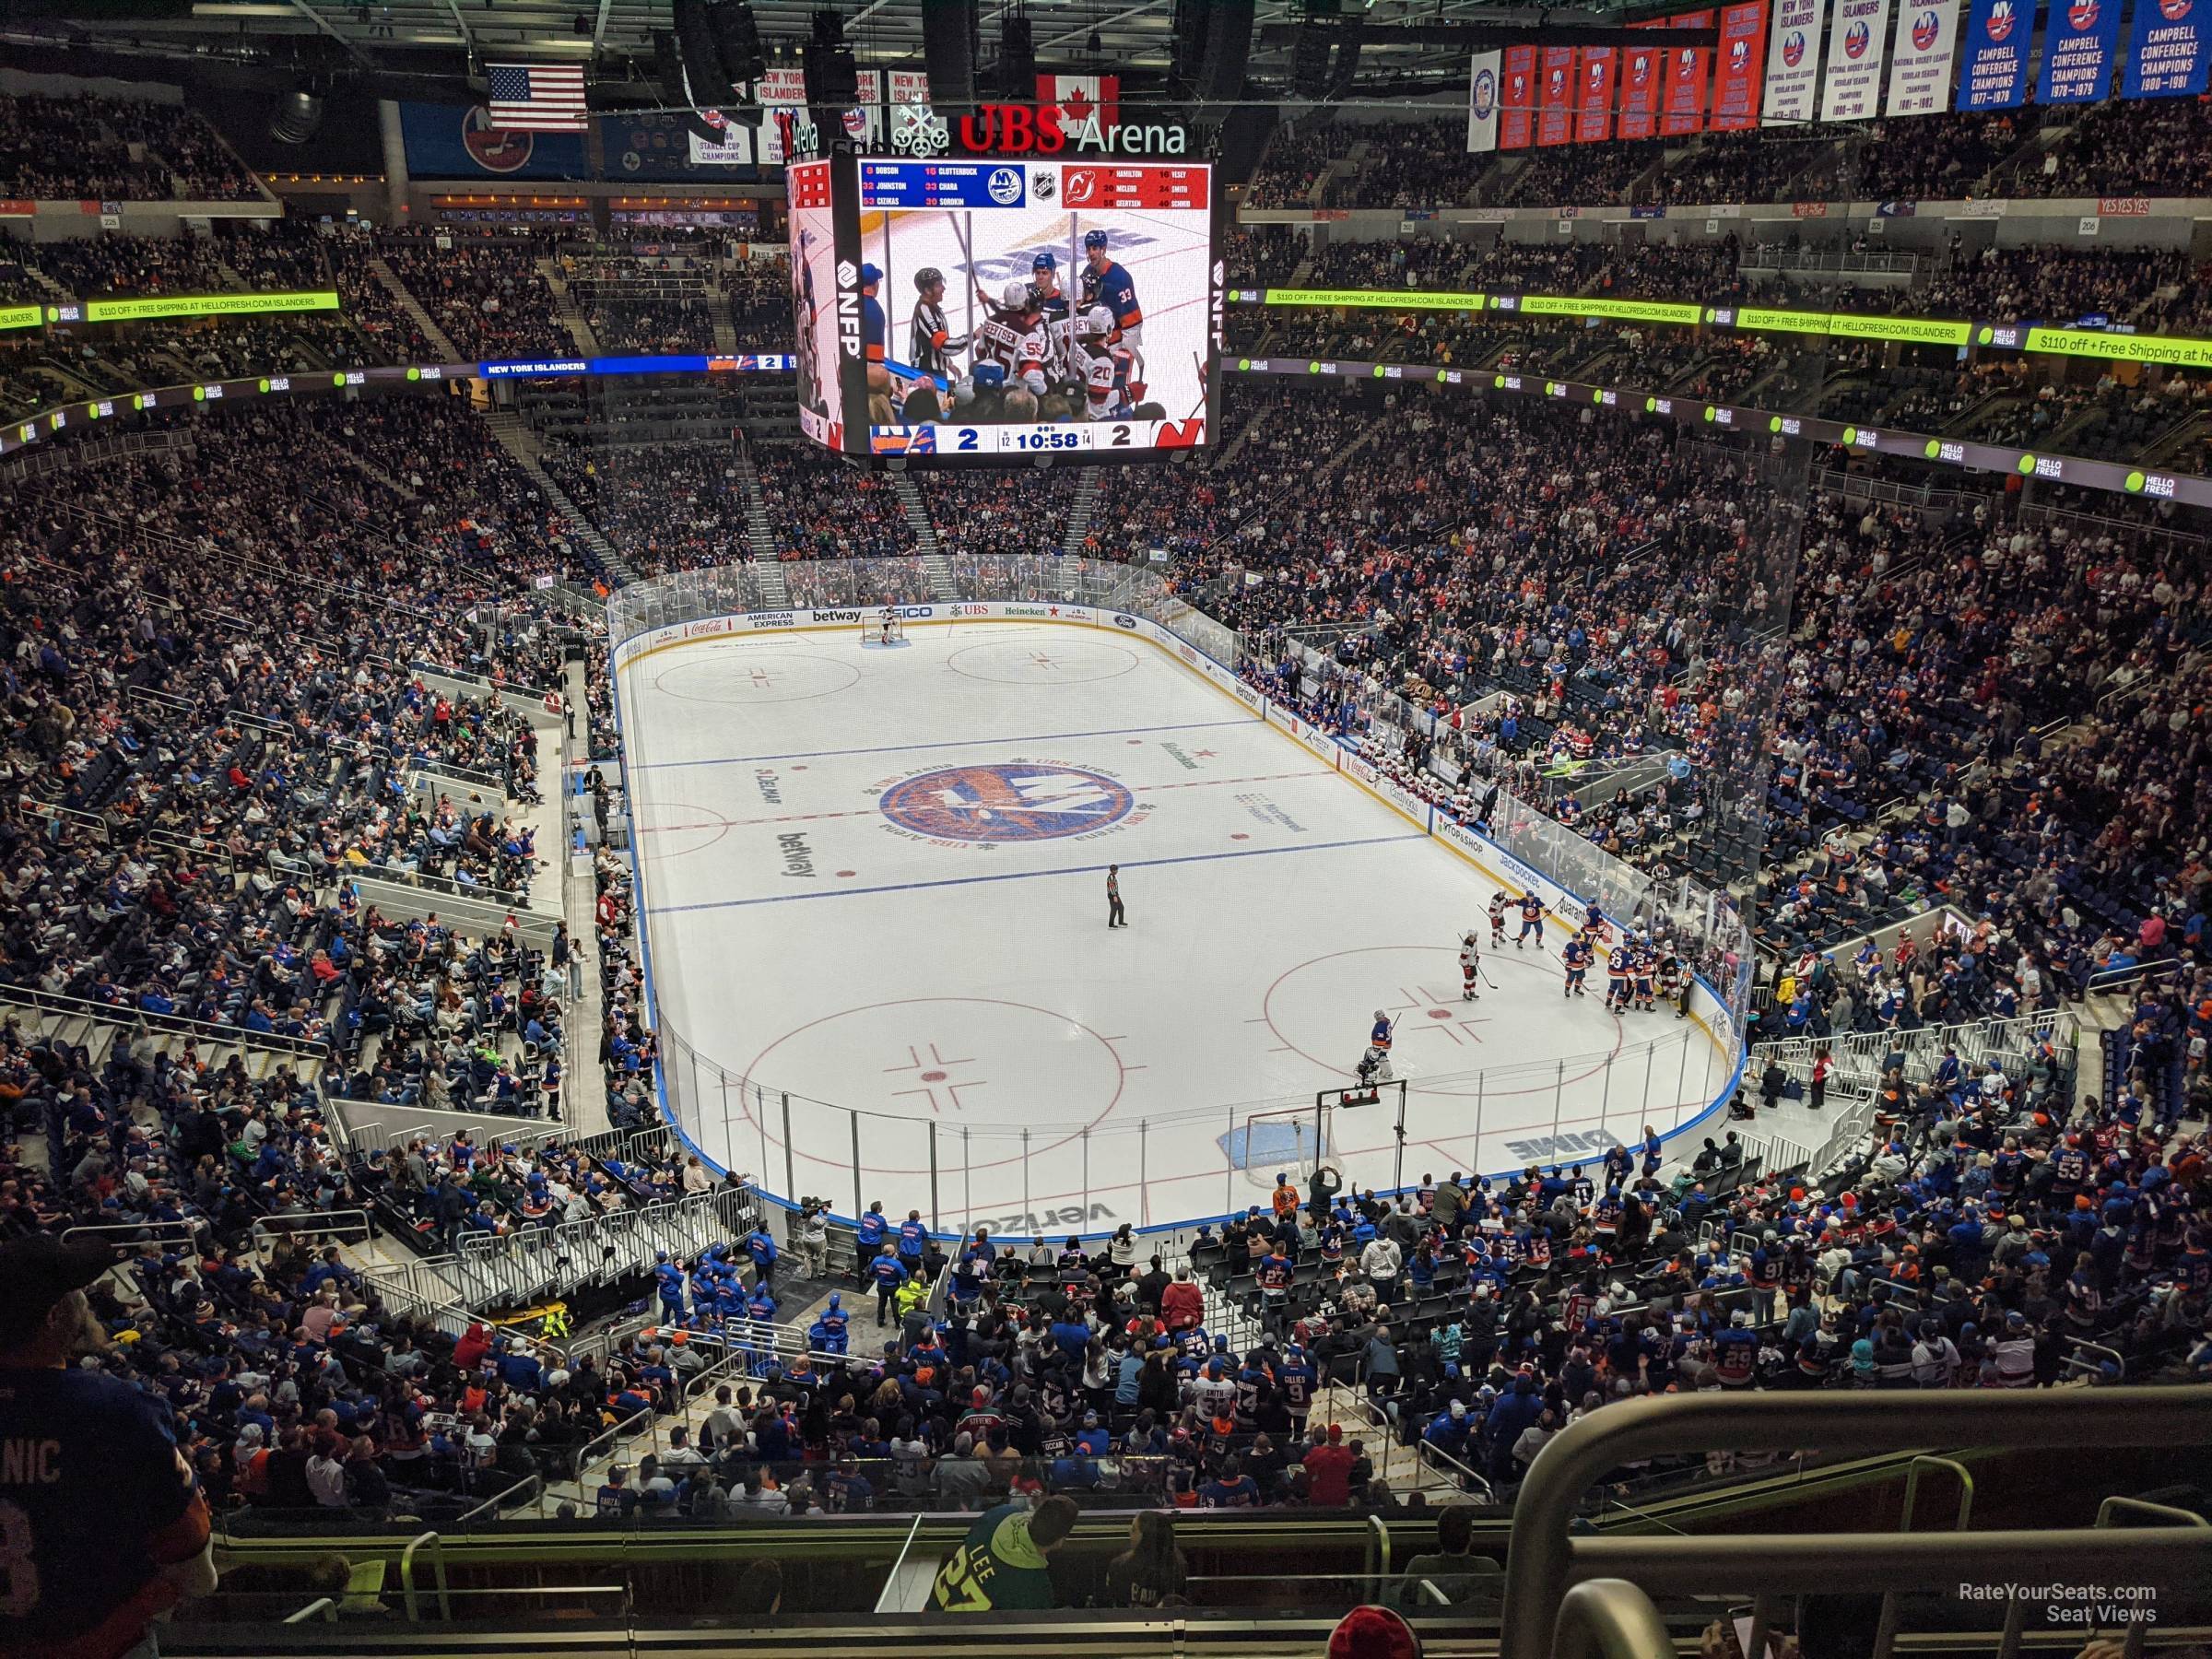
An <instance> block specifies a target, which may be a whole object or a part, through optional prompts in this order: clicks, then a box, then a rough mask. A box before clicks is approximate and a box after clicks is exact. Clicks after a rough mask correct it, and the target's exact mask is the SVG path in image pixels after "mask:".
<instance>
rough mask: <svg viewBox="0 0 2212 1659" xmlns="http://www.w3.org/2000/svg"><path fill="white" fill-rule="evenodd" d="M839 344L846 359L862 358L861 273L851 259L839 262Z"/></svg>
mask: <svg viewBox="0 0 2212 1659" xmlns="http://www.w3.org/2000/svg"><path fill="white" fill-rule="evenodd" d="M837 342H838V348H839V349H840V350H841V351H842V352H843V354H844V355H845V356H846V357H849V358H857V357H859V356H860V271H859V268H858V267H857V266H855V265H853V262H852V261H851V260H849V259H841V260H839V261H838V262H837Z"/></svg>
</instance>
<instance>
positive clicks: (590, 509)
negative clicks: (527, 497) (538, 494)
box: [539, 441, 750, 576]
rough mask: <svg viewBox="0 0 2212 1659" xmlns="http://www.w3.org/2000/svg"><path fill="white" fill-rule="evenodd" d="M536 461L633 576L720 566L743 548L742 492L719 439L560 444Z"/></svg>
mask: <svg viewBox="0 0 2212 1659" xmlns="http://www.w3.org/2000/svg"><path fill="white" fill-rule="evenodd" d="M539 459H540V460H541V462H542V463H543V465H545V468H546V470H547V472H548V473H549V474H551V475H552V477H553V481H554V482H555V483H557V484H559V486H560V488H561V489H562V491H563V492H564V493H566V494H567V496H568V497H569V499H570V500H572V501H574V502H575V503H576V505H577V506H578V507H579V508H581V509H582V511H583V512H584V513H585V514H586V515H587V516H588V517H589V518H590V519H591V520H592V522H593V523H594V524H597V525H598V526H599V529H600V530H601V532H603V533H604V534H605V535H606V538H607V539H608V540H609V541H611V542H613V543H614V544H615V549H616V551H617V552H618V553H619V554H621V556H622V559H623V561H624V562H625V563H627V564H628V565H629V567H630V568H631V569H632V570H634V571H637V572H638V573H639V574H640V575H641V576H661V575H665V574H667V573H668V572H669V571H690V570H697V569H699V568H700V567H701V566H703V565H713V564H723V563H726V562H728V561H730V560H732V559H740V558H744V557H746V556H747V553H748V551H750V549H749V547H748V543H747V537H746V503H745V490H744V488H743V487H742V486H741V485H740V483H739V481H738V478H737V476H736V467H737V457H736V454H735V452H734V451H733V450H732V449H731V447H730V446H729V445H728V444H727V443H724V442H714V441H704V442H688V443H666V444H653V445H650V446H630V447H587V446H585V445H582V444H567V443H561V444H554V445H551V446H549V447H548V448H547V450H546V451H545V453H544V454H543V455H542V456H540V457H539Z"/></svg>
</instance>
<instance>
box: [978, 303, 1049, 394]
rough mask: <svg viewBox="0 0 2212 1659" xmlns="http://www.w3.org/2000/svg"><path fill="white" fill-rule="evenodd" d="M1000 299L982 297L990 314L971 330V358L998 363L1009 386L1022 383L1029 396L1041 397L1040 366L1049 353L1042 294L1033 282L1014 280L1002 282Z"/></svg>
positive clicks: (1041, 376) (1041, 368) (1043, 363)
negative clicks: (995, 300) (999, 302)
mask: <svg viewBox="0 0 2212 1659" xmlns="http://www.w3.org/2000/svg"><path fill="white" fill-rule="evenodd" d="M1001 300H1002V301H1003V303H1001V304H998V305H995V306H994V305H992V304H991V303H990V301H989V300H987V299H986V300H984V305H985V306H986V308H987V309H989V311H990V312H991V315H990V319H989V320H988V321H987V322H985V323H983V324H982V325H981V326H980V327H978V328H977V329H976V331H975V351H974V360H975V361H976V362H978V363H985V362H989V363H996V364H998V365H999V366H1000V367H1001V368H1003V369H1004V370H1005V371H1006V384H1007V385H1008V386H1009V387H1013V386H1024V387H1027V388H1028V389H1029V391H1030V394H1031V395H1032V396H1035V397H1042V396H1043V395H1044V392H1045V374H1044V366H1045V362H1046V360H1047V359H1049V358H1050V356H1051V354H1052V338H1051V335H1050V334H1049V333H1048V332H1047V329H1046V326H1045V321H1044V312H1043V308H1042V300H1043V295H1042V294H1041V293H1040V292H1039V290H1038V288H1037V287H1036V285H1035V284H1034V283H1029V282H1022V281H1019V280H1016V281H1013V282H1009V283H1007V284H1006V288H1005V289H1004V290H1003V292H1002V294H1001Z"/></svg>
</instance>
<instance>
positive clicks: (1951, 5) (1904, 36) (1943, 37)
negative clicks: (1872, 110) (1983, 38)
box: [1885, 0, 1959, 115]
mask: <svg viewBox="0 0 2212 1659" xmlns="http://www.w3.org/2000/svg"><path fill="white" fill-rule="evenodd" d="M1958 54H1959V0H1903V4H1902V6H1900V8H1899V11H1898V14H1897V41H1896V43H1895V44H1894V45H1892V46H1891V47H1890V49H1889V98H1888V103H1887V105H1886V106H1885V108H1886V109H1887V110H1888V113H1890V114H1892V115H1940V114H1942V113H1943V112H1945V111H1947V110H1948V109H1949V108H1950V107H1951V67H1952V65H1953V62H1954V60H1955V59H1956V58H1957V57H1958Z"/></svg>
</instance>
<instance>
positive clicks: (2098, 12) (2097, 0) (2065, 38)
mask: <svg viewBox="0 0 2212 1659" xmlns="http://www.w3.org/2000/svg"><path fill="white" fill-rule="evenodd" d="M2120 5H2121V0H2052V6H2051V17H2050V21H2049V22H2048V23H2046V24H2045V25H2044V28H2043V72H2042V74H2041V76H2038V77H2037V79H2036V86H2035V98H2036V101H2037V102H2038V103H2047V104H2053V103H2101V102H2102V101H2103V100H2104V99H2105V98H2106V97H2107V95H2109V94H2110V93H2111V91H2112V53H2113V51H2114V49H2115V48H2116V47H2118V45H2119V44H2120Z"/></svg>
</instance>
